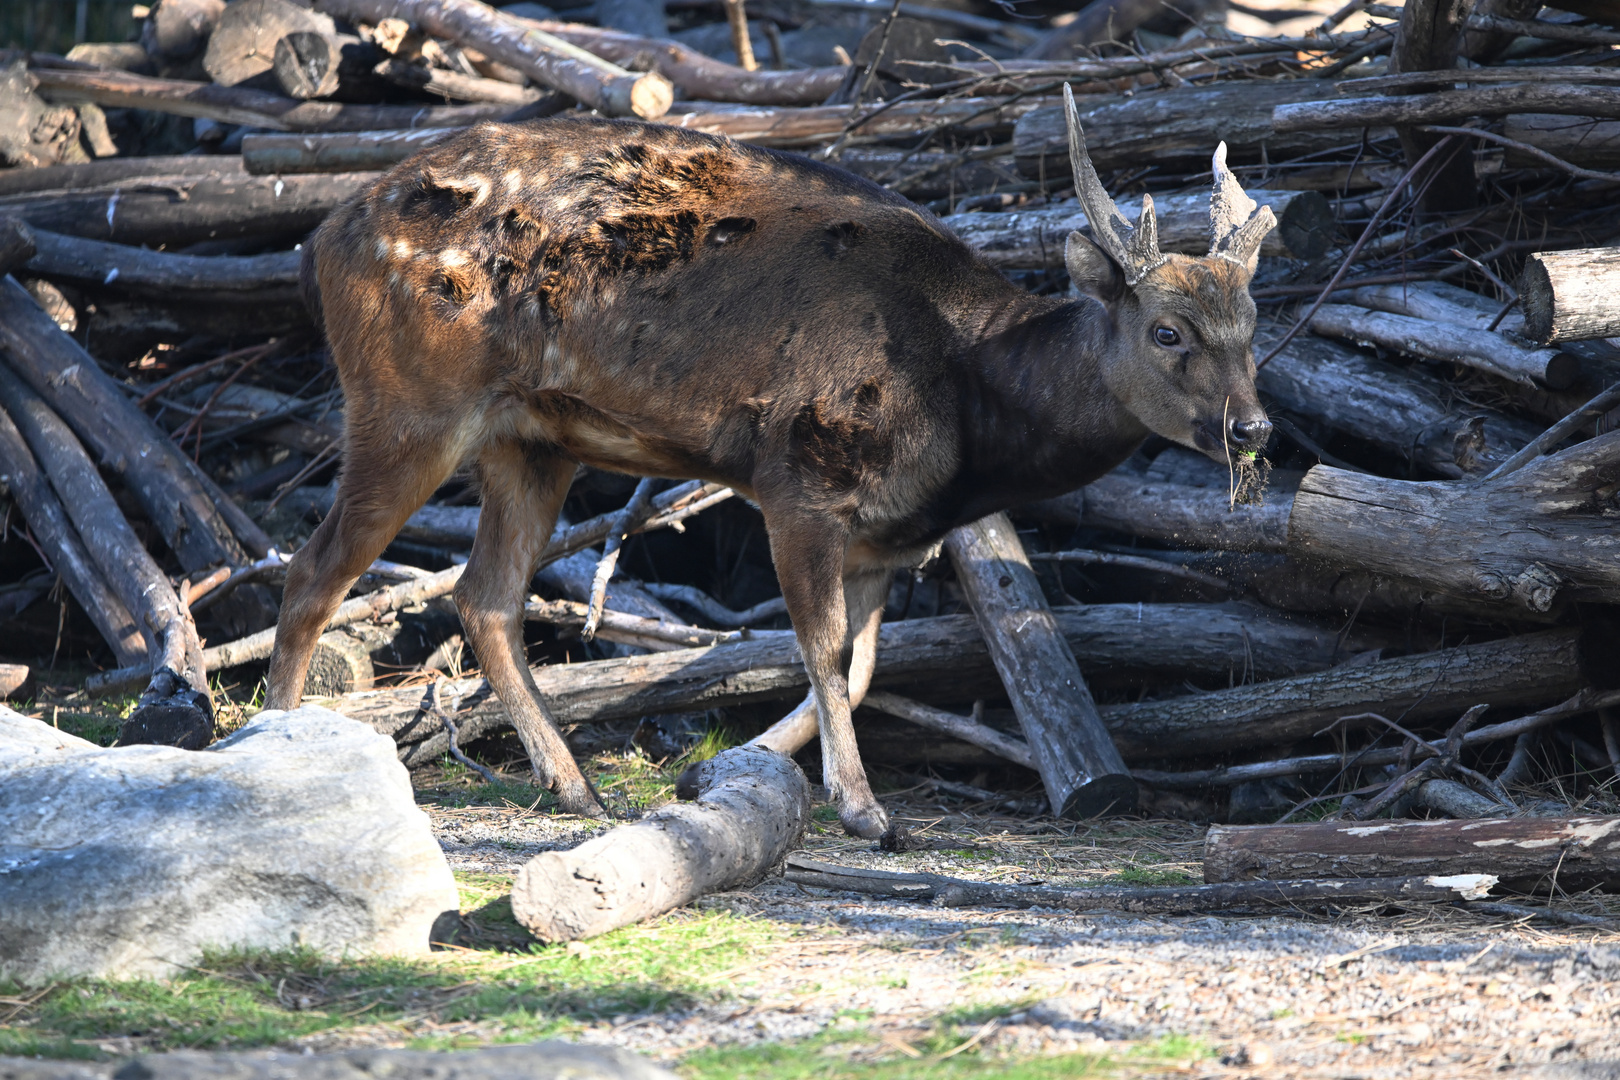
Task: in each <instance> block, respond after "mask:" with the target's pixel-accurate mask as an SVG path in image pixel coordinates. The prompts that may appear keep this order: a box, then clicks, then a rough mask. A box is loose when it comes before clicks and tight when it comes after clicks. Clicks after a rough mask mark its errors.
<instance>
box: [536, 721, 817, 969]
mask: <svg viewBox="0 0 1620 1080" xmlns="http://www.w3.org/2000/svg"><path fill="white" fill-rule="evenodd" d="M694 779H695V781H696V790H695V791H692V792H691V793H690V794H691V796H692V797H694V798H695V800H696V801H694V802H686V803H676V804H674V805H671V806H666V807H664V808H663V809H660V810H655V811H653V812H652V813H651V814H648V815H647V816H646V817H644V818H642V819H641V820H639V821H636V822H633V823H631V824H628V825H621V826H619V827H618V828H616V829H612V830H610V831H608V832H606V833H603V834H602V835H601V836H597V837H595V838H593V839H591V840H587V841H586V842H585V843H583V844H581V845H579V846H578V847H576V848H574V849H573V850H571V851H547V852H543V853H541V854H540V855H537V856H535V857H534V858H533V859H530V860H529V861H528V862H527V863H526V864H525V865H524V866H523V868H522V869H521V870H519V871H518V872H517V875H516V877H515V878H514V879H513V881H512V914H513V916H514V917H516V919H517V921H518V922H520V923H522V924H523V925H524V926H525V927H526V928H527V929H528V930H529V932H530V933H532V934H534V936H535V937H537V938H539V939H540V940H541V941H546V942H554V941H579V940H581V939H583V938H589V937H595V936H596V935H598V934H605V933H607V932H608V931H609V930H616V929H618V928H619V927H621V926H628V925H630V924H631V923H635V922H640V921H641V920H642V919H648V918H652V917H653V916H655V915H661V914H663V913H664V912H666V911H669V910H671V909H673V908H677V907H680V906H681V905H683V904H688V903H691V902H692V901H693V900H696V899H697V898H698V897H700V896H704V895H706V894H708V893H711V892H717V891H719V890H721V889H727V888H735V887H737V886H741V885H748V884H752V883H753V882H755V881H758V880H759V879H760V878H763V877H764V876H765V874H766V873H767V872H768V871H769V870H770V869H771V867H773V866H775V865H776V864H777V863H779V862H781V861H782V858H783V856H785V855H786V854H787V853H788V852H789V851H790V850H792V849H793V848H794V847H796V846H797V845H798V843H799V842H800V840H801V839H802V837H803V836H804V831H805V829H806V828H807V827H808V826H809V824H810V784H809V782H808V781H807V780H805V778H804V773H802V772H801V771H800V770H799V767H798V766H797V765H795V764H794V763H793V759H791V758H789V757H787V756H786V755H783V754H778V753H775V752H774V751H771V750H762V749H760V748H758V747H751V746H739V747H735V748H733V749H730V750H723V751H721V752H720V753H719V754H718V755H716V756H715V757H713V758H710V759H709V760H708V761H705V762H703V763H702V764H701V765H699V766H698V767H697V769H696V770H695V777H694Z"/></svg>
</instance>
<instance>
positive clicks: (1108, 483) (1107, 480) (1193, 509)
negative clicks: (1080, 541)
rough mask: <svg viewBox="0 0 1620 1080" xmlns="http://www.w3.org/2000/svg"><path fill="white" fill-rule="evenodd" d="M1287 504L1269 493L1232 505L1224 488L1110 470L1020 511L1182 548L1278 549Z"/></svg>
mask: <svg viewBox="0 0 1620 1080" xmlns="http://www.w3.org/2000/svg"><path fill="white" fill-rule="evenodd" d="M1290 502H1291V500H1290V499H1289V498H1288V497H1287V496H1279V495H1277V494H1275V493H1272V494H1271V495H1269V496H1268V497H1267V499H1266V502H1265V504H1264V505H1261V506H1241V505H1240V506H1232V505H1231V499H1230V496H1229V494H1228V493H1227V492H1226V491H1222V490H1218V489H1215V488H1198V487H1192V486H1190V485H1187V484H1167V483H1159V482H1155V481H1153V480H1150V479H1148V478H1147V477H1144V476H1139V475H1134V474H1131V473H1125V472H1119V471H1115V472H1111V473H1107V474H1105V475H1103V476H1100V477H1098V478H1097V479H1096V480H1093V481H1092V482H1091V483H1089V484H1087V485H1086V486H1085V487H1083V488H1080V489H1079V490H1078V491H1071V492H1070V493H1069V494H1067V495H1059V496H1058V497H1057V498H1055V499H1044V500H1042V501H1041V502H1038V503H1031V504H1030V505H1028V506H1026V507H1024V508H1023V512H1024V513H1027V514H1032V515H1035V516H1039V517H1044V518H1047V519H1050V520H1055V521H1061V522H1063V523H1064V524H1066V525H1074V526H1077V527H1085V528H1091V529H1108V530H1109V531H1111V532H1119V533H1126V534H1128V535H1131V536H1140V537H1143V538H1144V539H1149V540H1159V541H1162V542H1165V543H1172V544H1179V545H1181V546H1183V547H1194V548H1212V549H1215V550H1219V551H1276V552H1280V551H1283V550H1285V549H1286V548H1287V546H1288V514H1289V506H1290Z"/></svg>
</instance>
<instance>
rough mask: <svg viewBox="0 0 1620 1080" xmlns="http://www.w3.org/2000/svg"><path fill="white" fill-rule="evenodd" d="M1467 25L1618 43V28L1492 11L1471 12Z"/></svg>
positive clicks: (1580, 41) (1526, 34)
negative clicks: (1506, 16) (1513, 16)
mask: <svg viewBox="0 0 1620 1080" xmlns="http://www.w3.org/2000/svg"><path fill="white" fill-rule="evenodd" d="M1550 6H1557V5H1550ZM1599 10H1604V9H1602V8H1599ZM1468 28H1469V29H1470V30H1483V31H1488V32H1495V33H1501V34H1516V35H1520V36H1522V37H1533V38H1540V39H1541V40H1542V41H1572V42H1575V43H1576V44H1580V45H1620V31H1615V30H1602V29H1599V28H1597V27H1595V26H1569V25H1567V24H1564V23H1555V22H1547V21H1545V20H1542V19H1504V18H1501V17H1500V16H1493V15H1470V16H1469V17H1468Z"/></svg>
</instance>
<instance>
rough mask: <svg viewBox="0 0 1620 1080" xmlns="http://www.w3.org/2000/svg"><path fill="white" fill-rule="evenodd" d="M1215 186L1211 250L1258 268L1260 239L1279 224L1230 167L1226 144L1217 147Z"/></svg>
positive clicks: (1210, 214)
mask: <svg viewBox="0 0 1620 1080" xmlns="http://www.w3.org/2000/svg"><path fill="white" fill-rule="evenodd" d="M1214 172H1215V190H1214V191H1212V192H1211V193H1210V196H1209V223H1210V225H1211V226H1212V227H1213V229H1214V239H1213V240H1211V241H1210V245H1209V253H1210V254H1211V255H1214V256H1217V257H1218V258H1222V259H1230V260H1232V261H1233V262H1235V263H1239V264H1241V265H1243V266H1245V267H1247V268H1248V270H1249V273H1251V274H1252V273H1254V268H1255V266H1256V264H1257V263H1258V260H1259V258H1260V243H1261V241H1263V240H1264V239H1265V238H1266V233H1268V232H1270V231H1271V230H1272V229H1274V228H1276V227H1277V218H1276V217H1275V216H1274V215H1273V214H1272V212H1271V207H1269V206H1260V207H1258V208H1257V207H1256V204H1255V201H1254V200H1253V199H1251V198H1249V195H1248V192H1246V191H1244V190H1243V185H1242V184H1239V183H1238V179H1237V177H1235V176H1233V175H1232V170H1231V169H1228V168H1227V167H1226V144H1225V143H1224V142H1223V143H1221V144H1220V145H1219V146H1217V147H1216V148H1215V162H1214Z"/></svg>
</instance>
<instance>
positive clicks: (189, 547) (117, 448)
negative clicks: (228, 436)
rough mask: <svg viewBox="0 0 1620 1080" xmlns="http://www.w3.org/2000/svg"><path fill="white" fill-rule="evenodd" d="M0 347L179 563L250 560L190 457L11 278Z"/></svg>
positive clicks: (1, 298)
mask: <svg viewBox="0 0 1620 1080" xmlns="http://www.w3.org/2000/svg"><path fill="white" fill-rule="evenodd" d="M0 348H3V349H4V350H5V352H6V354H7V357H8V358H9V360H10V362H11V366H12V368H13V369H14V370H15V371H16V372H17V374H19V375H21V376H22V378H23V380H24V381H25V382H26V383H28V384H29V385H30V386H31V387H32V388H33V390H34V392H35V393H37V394H39V395H40V396H41V397H43V398H44V399H45V400H46V402H47V403H49V405H50V406H51V408H52V409H53V410H55V411H56V413H57V414H58V415H60V416H61V417H62V419H63V420H66V421H67V423H68V424H69V426H71V427H72V428H73V430H74V432H76V433H77V435H78V436H79V438H81V439H83V440H84V441H85V443H86V444H87V445H89V446H90V447H91V448H92V449H93V450H94V451H95V454H96V457H97V458H98V459H100V461H101V462H102V464H104V465H106V466H107V467H108V468H110V469H112V470H113V471H114V472H115V473H117V474H119V475H120V476H121V477H122V478H123V480H124V483H125V484H126V485H128V487H129V489H130V490H131V492H133V493H134V495H135V497H136V498H137V499H138V500H139V501H140V503H141V506H142V508H143V509H145V511H146V513H147V516H148V517H149V518H150V519H151V520H152V523H153V524H154V525H156V526H157V528H158V531H159V532H160V533H161V534H162V536H163V539H164V542H165V543H166V544H168V545H169V548H170V550H172V551H173V552H174V553H175V556H176V557H177V558H178V559H179V560H180V564H181V566H183V567H185V568H186V569H187V570H200V569H203V568H205V567H212V566H216V565H218V564H220V563H228V564H229V565H232V566H240V565H241V564H243V563H245V562H247V561H248V560H247V557H246V554H245V553H244V552H243V551H242V548H241V546H240V545H239V544H238V543H237V542H236V538H235V536H233V535H232V534H231V530H230V527H229V526H228V525H227V524H226V522H225V521H224V519H223V518H222V517H221V516H220V513H219V510H218V508H217V507H215V505H214V503H213V500H212V499H211V498H210V496H209V493H208V492H207V491H205V490H204V489H203V487H202V485H201V484H200V483H198V482H197V480H196V478H195V477H194V476H193V474H192V471H191V465H190V462H189V460H188V459H186V458H185V456H184V455H183V454H182V453H181V452H180V450H179V449H178V448H177V447H176V446H175V445H174V443H173V442H172V441H170V440H169V439H168V437H167V436H165V435H164V434H163V433H162V432H161V431H159V430H158V429H157V425H155V424H153V423H152V421H151V419H150V418H149V417H147V416H146V414H145V413H143V412H141V411H140V409H138V408H136V406H135V404H134V403H133V402H132V401H130V400H129V398H127V397H125V396H124V394H123V392H122V391H120V390H119V389H118V387H117V385H116V384H114V383H113V381H112V379H110V378H109V377H108V376H106V375H105V374H103V373H102V371H101V369H100V368H99V367H98V366H96V362H95V360H93V359H91V357H90V355H89V354H88V353H86V352H85V351H84V350H83V349H81V348H79V346H78V344H77V343H76V342H75V341H74V340H73V339H72V338H71V337H69V336H68V335H67V334H65V333H63V332H62V331H61V330H60V329H59V328H58V327H57V325H56V324H55V323H54V322H52V321H51V318H50V316H48V315H46V314H45V312H43V311H41V310H40V308H39V305H38V304H36V303H34V299H33V297H31V296H29V295H28V293H27V292H26V291H25V290H24V289H23V287H22V286H21V285H18V284H17V283H16V281H15V280H13V279H12V278H9V277H8V278H5V279H4V280H3V281H0Z"/></svg>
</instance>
